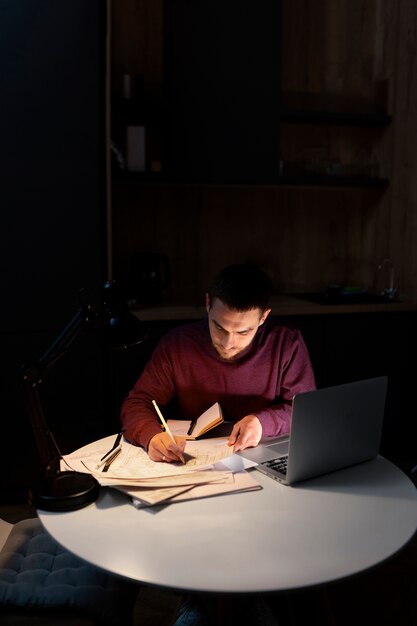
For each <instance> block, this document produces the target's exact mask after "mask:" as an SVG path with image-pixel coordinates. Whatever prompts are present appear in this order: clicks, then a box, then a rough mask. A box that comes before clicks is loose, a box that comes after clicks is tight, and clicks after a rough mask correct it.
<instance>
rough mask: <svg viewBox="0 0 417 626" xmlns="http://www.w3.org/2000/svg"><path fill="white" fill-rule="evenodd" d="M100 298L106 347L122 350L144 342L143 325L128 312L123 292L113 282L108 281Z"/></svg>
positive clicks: (144, 332) (145, 336) (145, 335)
mask: <svg viewBox="0 0 417 626" xmlns="http://www.w3.org/2000/svg"><path fill="white" fill-rule="evenodd" d="M102 296H103V298H102V300H103V311H104V342H105V345H106V347H107V348H110V349H113V350H123V349H125V348H129V347H131V346H135V345H137V344H139V343H142V342H143V341H145V339H146V338H147V334H146V330H145V327H144V324H143V323H142V322H141V321H140V320H139V319H138V318H137V317H135V315H133V313H131V312H130V311H129V309H128V306H127V301H126V297H125V294H124V290H123V289H122V288H121V287H119V286H118V285H116V284H115V283H114V282H113V281H108V282H106V283H105V285H104V287H103V292H102Z"/></svg>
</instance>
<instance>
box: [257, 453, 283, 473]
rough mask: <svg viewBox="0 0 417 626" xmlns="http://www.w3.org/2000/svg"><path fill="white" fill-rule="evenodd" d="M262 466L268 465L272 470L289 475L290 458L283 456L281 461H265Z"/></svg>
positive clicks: (280, 458)
mask: <svg viewBox="0 0 417 626" xmlns="http://www.w3.org/2000/svg"><path fill="white" fill-rule="evenodd" d="M262 465H266V467H269V468H270V469H273V470H275V471H277V472H280V473H281V474H286V473H287V465H288V456H281V457H279V459H273V460H272V461H265V462H264V463H262Z"/></svg>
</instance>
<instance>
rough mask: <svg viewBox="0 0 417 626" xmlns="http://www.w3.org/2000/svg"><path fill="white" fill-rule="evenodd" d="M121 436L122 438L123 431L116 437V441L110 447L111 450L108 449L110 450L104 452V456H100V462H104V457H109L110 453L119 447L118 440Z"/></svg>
mask: <svg viewBox="0 0 417 626" xmlns="http://www.w3.org/2000/svg"><path fill="white" fill-rule="evenodd" d="M122 436H123V431H121V432H120V433H119V434H118V435H117V437H116V441H115V442H114V444H113V447H112V448H110V450H109V451H108V452H106V454H105V455H104V456H102V457H101V459H100V461H104V459H105V458H106V456H109V454H111V453H112V452H113V450H116V448H117V446H118V445H119V443H120V440H121V438H122Z"/></svg>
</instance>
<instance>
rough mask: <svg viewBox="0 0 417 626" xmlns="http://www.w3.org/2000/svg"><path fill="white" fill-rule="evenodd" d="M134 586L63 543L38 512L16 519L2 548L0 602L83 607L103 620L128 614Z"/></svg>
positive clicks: (117, 619)
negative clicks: (44, 526)
mask: <svg viewBox="0 0 417 626" xmlns="http://www.w3.org/2000/svg"><path fill="white" fill-rule="evenodd" d="M136 594H137V587H136V585H134V584H133V583H130V582H128V581H125V580H123V579H121V578H118V577H117V576H112V575H110V574H107V573H106V572H104V571H103V570H100V569H99V568H97V567H94V566H93V565H89V564H88V563H86V562H85V561H83V560H82V559H80V558H78V557H77V556H75V555H73V554H71V553H70V552H68V551H67V550H65V548H62V547H61V546H60V545H59V544H58V543H57V542H56V541H55V540H54V539H53V538H52V537H51V536H50V535H49V534H48V533H46V531H45V530H44V529H43V527H42V525H41V522H40V521H39V519H37V518H33V519H27V520H24V521H21V522H18V523H17V524H15V525H14V527H13V529H12V531H11V533H10V535H9V537H8V538H7V540H6V543H5V545H4V546H3V549H2V551H1V552H0V605H2V606H3V607H20V608H26V609H28V608H30V609H34V608H39V609H56V608H63V607H67V608H71V609H77V610H79V609H82V610H84V611H85V612H86V614H87V615H88V616H91V617H92V618H94V619H98V620H99V621H100V622H102V623H103V624H123V623H125V622H129V621H130V620H131V616H132V610H133V604H134V600H135V597H136Z"/></svg>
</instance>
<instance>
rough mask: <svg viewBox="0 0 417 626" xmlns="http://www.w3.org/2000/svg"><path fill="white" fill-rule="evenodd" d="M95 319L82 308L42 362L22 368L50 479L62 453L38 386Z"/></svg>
mask: <svg viewBox="0 0 417 626" xmlns="http://www.w3.org/2000/svg"><path fill="white" fill-rule="evenodd" d="M96 317H97V313H96V311H95V309H94V308H93V307H92V306H91V305H86V306H85V307H83V308H81V309H80V310H79V311H77V313H76V314H75V315H74V317H73V318H72V319H71V320H70V322H69V323H68V324H67V325H66V326H65V328H64V329H63V330H62V332H61V333H60V335H59V336H58V337H57V338H56V339H55V341H54V342H53V343H52V345H51V346H50V347H49V348H48V350H47V351H46V352H45V353H44V354H43V355H42V356H41V357H40V358H39V359H37V360H36V361H34V362H33V363H31V364H28V365H25V366H23V368H22V372H21V376H22V382H23V385H24V394H25V402H26V408H27V412H28V415H29V418H30V422H31V425H32V430H33V434H34V437H35V442H36V447H37V449H38V454H39V457H40V461H41V465H42V468H43V471H44V473H45V475H47V476H48V475H52V474H56V473H57V472H58V471H59V465H60V459H61V457H62V454H61V451H60V449H59V447H58V445H57V443H56V441H55V438H54V436H53V434H52V432H51V430H50V428H49V426H48V424H47V421H46V418H45V414H44V411H43V407H42V403H41V399H40V394H39V385H41V384H42V382H43V379H44V377H45V375H46V374H47V372H48V371H49V370H50V369H51V368H52V367H53V366H54V365H55V363H56V362H57V361H58V360H59V359H60V358H61V357H62V356H63V355H64V354H66V352H68V349H69V347H70V345H71V344H72V342H73V341H74V339H75V338H76V337H77V336H78V334H79V332H80V331H81V330H82V328H83V327H84V326H85V325H86V324H87V323H88V322H89V321H91V320H92V319H94V318H96Z"/></svg>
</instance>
